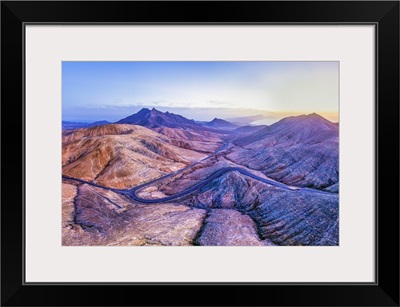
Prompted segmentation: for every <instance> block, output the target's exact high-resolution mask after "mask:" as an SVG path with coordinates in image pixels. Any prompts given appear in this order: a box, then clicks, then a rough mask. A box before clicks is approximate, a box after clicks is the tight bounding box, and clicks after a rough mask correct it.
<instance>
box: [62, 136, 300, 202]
mask: <svg viewBox="0 0 400 307" xmlns="http://www.w3.org/2000/svg"><path fill="white" fill-rule="evenodd" d="M229 144H230V142H229V143H225V144H224V145H222V146H221V147H219V148H218V149H217V150H216V151H214V152H213V153H212V154H211V155H209V156H207V157H205V158H203V159H201V160H200V161H198V162H195V163H193V164H191V165H189V166H186V167H184V168H182V169H180V170H178V171H175V172H172V173H169V174H167V175H165V176H162V177H160V178H158V179H155V180H152V181H149V182H146V183H143V184H141V185H138V186H136V187H133V188H130V189H115V188H108V187H104V186H101V185H98V184H96V183H93V182H89V181H86V180H82V179H77V178H73V177H69V176H65V175H63V176H62V178H63V179H67V180H72V181H76V182H80V183H86V184H88V185H91V186H94V187H97V188H101V189H106V190H110V191H113V192H116V193H118V194H122V195H125V196H129V197H130V198H131V199H133V200H135V201H137V202H140V203H145V204H156V203H163V202H168V201H171V200H175V199H177V198H180V197H183V196H186V195H188V194H191V193H193V192H194V191H196V190H199V189H201V188H202V187H204V186H205V185H206V184H208V183H209V182H211V181H212V180H214V179H216V178H218V177H219V176H221V175H223V174H225V173H228V172H239V173H241V174H242V175H246V176H248V177H250V178H253V179H255V180H258V181H261V182H264V183H266V184H269V185H272V186H276V187H279V188H281V189H284V190H290V191H294V190H301V188H298V187H292V186H288V185H286V184H284V183H281V182H278V181H275V180H272V179H267V178H262V177H259V176H257V175H254V174H252V173H250V172H249V171H248V170H246V169H243V168H240V167H224V168H222V169H219V170H218V171H216V172H214V173H213V174H212V175H211V176H209V177H208V178H206V179H204V180H203V181H201V182H199V183H197V184H195V185H193V186H191V187H190V188H187V189H185V190H183V191H181V192H179V193H177V194H175V195H171V196H167V197H162V198H157V199H146V198H142V197H139V196H137V195H136V193H137V192H138V191H139V190H141V189H143V188H145V187H147V186H150V185H152V184H154V183H156V182H158V181H161V180H163V179H165V178H168V177H171V176H173V175H176V174H178V173H181V172H183V171H184V170H187V169H188V168H191V167H193V166H195V165H197V164H200V163H201V162H203V161H205V160H207V159H209V158H211V157H213V156H215V155H216V154H217V153H218V152H220V151H222V150H224V149H226V148H227V146H228V145H229Z"/></svg>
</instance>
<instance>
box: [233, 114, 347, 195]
mask: <svg viewBox="0 0 400 307" xmlns="http://www.w3.org/2000/svg"><path fill="white" fill-rule="evenodd" d="M338 142H339V128H338V126H337V125H335V124H334V123H331V122H330V121H328V120H327V119H325V118H323V117H322V116H320V115H318V114H315V113H313V114H309V115H300V116H293V117H287V118H284V119H282V120H280V121H279V122H277V123H275V124H273V125H271V126H268V127H265V128H263V129H261V130H259V131H257V132H255V133H253V134H250V135H247V136H245V137H242V138H238V139H237V140H235V141H234V143H235V144H236V145H239V146H241V147H242V148H241V149H239V150H237V151H235V152H233V153H231V154H230V155H228V156H227V158H229V159H231V160H232V161H234V162H236V163H239V164H242V165H245V166H247V167H249V168H251V169H255V170H259V171H262V172H263V173H264V174H265V175H267V176H269V177H271V178H273V179H275V180H278V181H282V182H284V183H286V184H291V185H296V186H302V187H311V188H317V189H327V190H329V191H332V192H337V191H338V179H339V178H338V177H339V159H338V155H339V145H338Z"/></svg>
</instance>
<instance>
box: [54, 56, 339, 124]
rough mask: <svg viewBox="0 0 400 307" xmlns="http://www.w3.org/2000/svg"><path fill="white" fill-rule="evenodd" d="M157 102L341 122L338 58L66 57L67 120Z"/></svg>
mask: <svg viewBox="0 0 400 307" xmlns="http://www.w3.org/2000/svg"><path fill="white" fill-rule="evenodd" d="M144 107H147V108H153V107H154V108H156V109H158V110H160V111H164V112H165V111H169V112H172V113H177V114H181V115H183V116H185V117H188V118H190V119H195V120H200V121H207V120H212V119H213V118H215V117H218V118H223V119H227V118H235V117H243V116H252V115H263V116H264V118H263V119H262V120H261V121H260V120H259V121H258V123H260V124H261V123H265V124H270V123H272V122H274V121H277V120H279V119H281V118H283V117H286V116H291V115H299V114H309V113H313V112H315V113H318V114H320V115H322V116H324V117H326V118H328V119H329V120H331V121H335V122H336V121H338V110H339V62H63V63H62V112H63V113H62V118H63V121H82V122H93V121H98V120H108V121H110V122H115V121H118V120H119V119H121V118H124V117H126V116H129V115H131V114H133V113H136V112H138V111H139V110H140V109H142V108H144Z"/></svg>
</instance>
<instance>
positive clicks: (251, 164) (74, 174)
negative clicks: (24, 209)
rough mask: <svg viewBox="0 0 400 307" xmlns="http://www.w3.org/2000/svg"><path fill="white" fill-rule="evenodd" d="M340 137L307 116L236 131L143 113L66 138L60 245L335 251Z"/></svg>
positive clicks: (217, 122) (223, 124)
mask: <svg viewBox="0 0 400 307" xmlns="http://www.w3.org/2000/svg"><path fill="white" fill-rule="evenodd" d="M70 126H71V124H70ZM72 126H73V125H72ZM68 127H69V126H68ZM338 138H339V131H338V125H336V124H334V123H332V122H330V121H328V120H326V119H325V118H323V117H322V116H320V115H318V114H315V113H313V114H309V115H300V116H293V117H287V118H284V119H282V120H280V121H278V122H276V123H274V124H272V125H270V126H266V125H260V126H251V125H247V126H240V125H239V124H234V123H231V122H228V121H225V120H222V119H218V118H215V119H214V120H212V121H210V122H205V123H199V122H196V121H194V120H190V119H187V118H185V117H183V116H181V115H177V114H173V113H169V112H165V113H164V112H160V111H158V110H156V109H154V108H153V109H152V110H150V109H146V108H144V109H142V110H141V111H139V112H138V113H136V114H133V115H130V116H128V117H126V118H124V119H121V120H119V121H117V122H115V123H104V124H100V125H93V126H85V127H82V128H76V129H65V130H63V133H62V175H63V176H62V187H63V188H62V198H63V199H62V200H63V202H62V244H63V245H132V246H137V245H156V246H160V245H165V246H186V245H206V246H256V245H260V246H278V245H284V246H300V245H308V246H330V245H338V244H339V194H338V193H339V172H338V170H339V157H338V149H339V147H338V145H339V139H338Z"/></svg>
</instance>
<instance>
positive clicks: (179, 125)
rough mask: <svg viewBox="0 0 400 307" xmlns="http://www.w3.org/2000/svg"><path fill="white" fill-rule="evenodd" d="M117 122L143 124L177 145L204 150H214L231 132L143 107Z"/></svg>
mask: <svg viewBox="0 0 400 307" xmlns="http://www.w3.org/2000/svg"><path fill="white" fill-rule="evenodd" d="M117 123H118V124H130V125H139V126H143V127H146V128H149V129H152V130H153V131H156V132H158V133H161V134H164V135H166V136H168V137H169V138H170V139H172V140H174V141H175V145H177V146H180V147H184V148H188V149H195V150H198V151H204V152H210V151H214V150H215V149H216V147H215V144H217V143H222V142H223V140H222V138H223V137H224V136H225V135H226V134H227V133H229V132H228V131H227V130H229V129H218V128H217V127H207V126H204V125H202V124H200V123H197V122H195V121H194V120H191V119H187V118H186V117H183V116H181V115H178V114H174V113H170V112H165V113H164V112H161V111H158V110H156V109H154V108H153V109H151V110H149V109H147V108H144V109H141V110H140V111H139V112H138V113H136V114H133V115H130V116H128V117H126V118H123V119H121V120H119V121H118V122H117Z"/></svg>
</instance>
